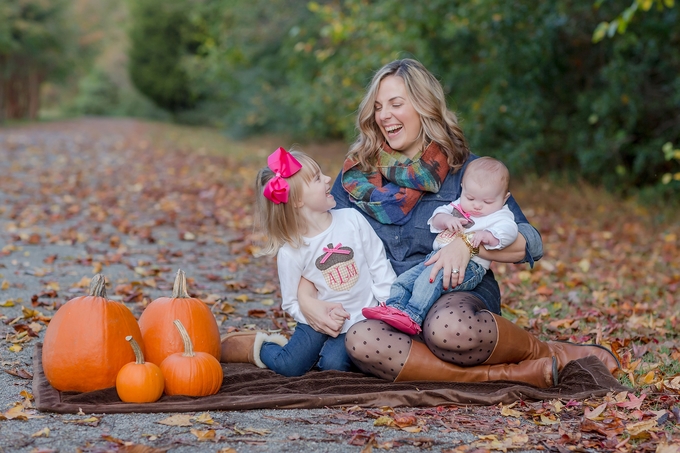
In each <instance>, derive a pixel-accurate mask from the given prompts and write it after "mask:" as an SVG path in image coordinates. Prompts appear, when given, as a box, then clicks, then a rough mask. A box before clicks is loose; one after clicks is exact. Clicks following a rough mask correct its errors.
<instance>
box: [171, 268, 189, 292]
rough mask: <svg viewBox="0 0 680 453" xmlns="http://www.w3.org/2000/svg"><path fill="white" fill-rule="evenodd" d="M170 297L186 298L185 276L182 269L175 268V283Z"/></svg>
mask: <svg viewBox="0 0 680 453" xmlns="http://www.w3.org/2000/svg"><path fill="white" fill-rule="evenodd" d="M172 297H173V298H175V299H177V298H178V297H179V298H182V299H188V298H189V293H188V292H187V277H186V275H185V274H184V271H183V270H182V269H177V276H176V277H175V284H174V285H173V286H172Z"/></svg>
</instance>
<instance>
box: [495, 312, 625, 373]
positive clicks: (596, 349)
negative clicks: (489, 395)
mask: <svg viewBox="0 0 680 453" xmlns="http://www.w3.org/2000/svg"><path fill="white" fill-rule="evenodd" d="M493 317H494V319H495V320H496V326H497V329H498V340H497V341H496V347H495V349H494V350H493V352H492V353H491V356H489V358H488V359H486V361H485V362H484V363H485V364H488V365H493V364H497V363H519V362H521V361H523V360H535V359H540V358H544V357H556V358H557V368H558V369H559V370H561V369H562V368H564V366H565V365H566V364H567V363H569V362H571V361H572V360H576V359H580V358H583V357H588V356H590V355H593V356H595V357H597V358H598V359H600V360H601V361H602V363H604V364H605V366H606V367H607V369H608V370H609V371H610V372H611V373H613V372H615V371H616V370H618V369H619V368H620V367H621V365H620V364H619V361H618V359H617V358H616V356H615V355H614V354H613V353H612V352H611V351H610V350H609V349H607V348H605V347H604V346H600V345H597V344H576V343H567V342H554V341H548V342H544V341H541V340H539V339H538V338H536V337H535V336H534V335H532V334H530V333H529V332H527V331H526V330H524V329H522V328H521V327H519V326H517V325H515V324H514V323H513V322H512V321H510V320H508V319H505V318H503V317H502V316H498V315H495V314H494V315H493Z"/></svg>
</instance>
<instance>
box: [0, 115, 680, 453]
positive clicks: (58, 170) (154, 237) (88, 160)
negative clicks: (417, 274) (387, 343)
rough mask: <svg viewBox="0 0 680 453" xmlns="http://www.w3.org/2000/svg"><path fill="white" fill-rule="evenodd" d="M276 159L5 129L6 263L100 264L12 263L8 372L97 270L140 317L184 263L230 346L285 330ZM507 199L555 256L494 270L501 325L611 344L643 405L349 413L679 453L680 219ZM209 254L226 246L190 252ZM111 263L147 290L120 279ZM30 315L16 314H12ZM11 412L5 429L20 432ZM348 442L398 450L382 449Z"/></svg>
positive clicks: (531, 443) (3, 305) (544, 188)
mask: <svg viewBox="0 0 680 453" xmlns="http://www.w3.org/2000/svg"><path fill="white" fill-rule="evenodd" d="M277 146H285V147H288V146H290V144H289V143H285V142H284V143H278V142H277V141H276V139H274V138H267V139H259V140H255V141H248V142H239V143H234V142H230V141H229V140H227V139H225V138H224V137H222V136H220V135H219V134H217V133H216V132H213V131H208V130H192V129H189V128H181V127H175V126H167V125H158V124H150V123H143V122H136V121H132V120H80V121H74V122H69V123H53V124H49V123H48V124H41V125H28V126H21V127H15V128H5V129H0V160H2V162H1V163H0V168H1V169H2V175H1V177H0V194H3V193H4V194H5V195H4V196H5V197H6V198H7V199H11V200H12V203H11V204H4V205H2V206H0V221H2V224H3V225H4V231H0V235H1V237H2V242H3V244H2V249H1V251H0V256H1V257H3V259H6V260H9V261H8V262H11V263H13V264H14V265H15V266H20V265H21V262H22V260H23V259H24V256H25V254H26V253H27V252H30V251H31V250H32V248H35V247H42V246H45V245H53V246H64V247H68V246H69V245H70V244H79V245H81V246H84V248H85V250H88V252H89V253H88V255H87V256H84V257H83V256H77V257H73V256H68V254H67V255H59V254H57V253H55V254H54V255H52V256H51V257H48V258H46V259H44V260H43V263H42V265H41V266H39V267H31V268H30V269H27V270H26V273H28V274H30V275H29V277H30V278H32V279H33V280H31V281H32V282H34V283H30V282H29V283H23V282H22V281H20V279H18V278H15V275H17V272H15V269H14V268H12V266H11V265H10V266H5V268H4V269H0V274H3V275H2V276H1V277H0V284H1V285H2V286H1V289H0V320H2V322H3V326H4V327H3V330H2V333H3V337H4V345H3V346H2V349H3V351H4V352H3V353H2V360H3V363H5V361H7V363H10V362H9V360H8V354H12V353H14V352H12V351H21V350H22V349H24V348H30V347H32V344H31V343H32V342H35V341H39V340H40V338H41V336H42V334H43V332H44V326H45V323H46V322H48V320H49V317H50V316H52V315H53V314H54V310H55V309H56V308H58V307H59V306H60V305H61V304H63V303H65V302H66V301H67V300H68V299H70V298H72V297H74V295H80V294H82V292H83V291H85V290H84V288H85V287H86V286H87V283H88V282H89V278H90V277H91V276H92V275H93V274H94V273H97V272H101V271H102V270H103V271H104V273H105V274H106V276H107V278H108V279H109V290H108V291H109V293H111V294H115V297H117V298H118V300H122V301H124V302H126V303H127V304H128V306H129V307H130V308H131V309H132V310H133V313H134V314H135V315H136V316H139V314H140V313H141V311H142V310H143V307H144V306H145V305H146V304H147V303H148V302H149V300H152V299H153V298H154V297H156V295H157V294H159V292H163V293H166V292H168V291H169V289H170V288H171V285H172V278H173V277H174V273H175V272H176V266H177V265H178V263H182V261H183V260H187V261H188V262H190V265H191V266H192V267H193V268H194V269H196V271H195V272H194V275H188V277H189V286H190V290H191V291H192V293H194V294H196V295H197V296H199V297H201V298H202V299H203V300H205V301H206V302H207V303H209V304H210V305H211V308H212V311H213V313H215V315H216V317H217V320H218V323H219V324H220V329H221V331H222V332H226V331H229V330H232V329H234V328H241V327H243V326H244V325H247V324H255V325H258V326H260V327H264V328H270V329H283V330H288V329H289V326H288V324H287V323H286V319H285V318H284V316H283V314H282V313H281V311H280V310H279V309H278V308H277V304H278V302H279V294H278V292H277V291H278V285H277V283H276V270H275V263H274V261H273V260H271V259H265V258H253V251H255V249H256V247H257V243H258V240H259V239H260V237H259V235H258V234H257V233H255V232H254V231H253V217H252V214H253V212H252V205H253V199H254V198H253V189H252V185H253V184H252V181H253V179H254V175H255V172H256V170H257V168H258V167H259V166H260V165H262V163H263V162H265V161H266V156H267V155H268V154H269V153H270V152H271V151H272V150H273V149H275V148H276V147H277ZM301 148H302V149H304V150H305V151H308V152H310V153H311V154H313V155H314V156H315V157H317V159H318V160H319V161H320V163H321V165H322V168H323V169H324V170H325V171H326V173H327V174H330V175H335V174H336V173H337V170H338V169H339V167H340V164H341V162H342V157H343V153H344V151H345V146H344V145H343V144H327V145H314V146H312V145H310V146H302V147H301ZM511 190H512V192H513V194H514V196H515V198H516V199H517V200H518V202H519V203H520V205H521V206H522V207H523V210H524V212H525V213H526V215H527V217H528V218H529V219H530V221H531V222H532V223H533V224H534V225H536V226H537V227H538V229H539V231H540V232H541V233H542V236H543V242H544V250H545V256H544V257H543V259H542V260H540V261H539V262H538V263H537V264H536V266H535V267H534V269H529V268H528V267H527V266H516V265H498V264H494V267H493V269H494V271H495V272H496V275H497V278H498V279H499V281H500V283H501V287H502V290H503V301H504V306H503V310H504V314H505V315H506V316H508V317H509V318H510V319H512V320H513V321H515V322H516V323H518V324H519V325H521V326H523V327H525V328H526V329H528V330H530V331H531V332H533V333H535V334H537V335H539V336H540V337H541V338H544V339H557V340H571V341H577V342H593V341H594V342H597V343H600V344H603V345H606V346H608V347H610V348H612V349H613V350H614V351H615V352H616V354H617V355H618V357H619V359H620V361H621V363H622V366H623V370H622V372H621V374H620V375H619V376H618V378H619V379H620V381H621V382H622V383H623V384H625V385H627V386H630V387H631V388H632V389H633V391H631V392H623V393H620V394H611V395H609V396H607V397H605V398H598V399H592V400H586V401H558V400H555V401H544V402H539V403H524V402H520V403H516V404H514V405H512V406H502V407H479V408H467V409H464V408H455V407H448V408H431V409H422V408H419V409H416V408H412V409H408V410H407V409H398V410H394V411H393V410H390V409H389V408H385V409H383V410H361V409H359V408H353V409H346V410H344V411H345V412H351V413H352V414H353V416H359V417H366V418H369V419H375V425H376V426H377V427H383V428H376V429H404V430H407V431H408V430H411V432H413V431H414V430H415V429H417V430H419V431H423V432H426V431H427V427H428V425H432V424H437V426H442V424H444V425H446V424H447V423H451V421H450V420H451V419H452V418H451V417H453V418H455V419H456V420H457V422H456V423H455V426H453V425H451V429H462V430H466V431H469V432H471V433H473V434H476V435H478V436H479V437H478V439H477V440H476V441H475V442H473V443H468V444H465V445H462V446H460V447H457V448H455V449H452V450H448V451H461V452H463V451H465V452H469V451H487V450H507V449H531V448H537V449H550V451H569V450H577V451H578V450H579V449H583V448H587V449H592V450H593V451H645V452H655V451H656V452H678V451H680V447H678V446H677V445H678V442H680V424H679V423H680V346H678V334H677V332H678V329H679V328H680V258H679V256H680V250H679V248H680V247H679V243H680V221H679V220H680V217H678V216H675V217H673V216H672V215H671V216H668V215H665V216H661V215H660V214H659V213H658V212H657V210H656V209H653V208H645V207H644V206H639V205H636V204H633V203H631V202H622V201H620V200H618V199H617V198H615V197H613V196H611V195H608V194H606V193H604V192H602V191H599V190H595V189H592V188H589V187H588V186H586V185H583V184H556V183H550V182H548V181H546V180H527V181H522V182H521V183H518V182H516V183H515V184H514V185H512V187H511ZM172 241H177V242H178V243H179V244H180V245H178V246H176V247H171V246H170V245H169V244H170V243H171V242H172ZM206 242H210V243H212V244H215V247H211V250H210V251H207V252H205V253H202V254H195V253H194V251H195V250H196V249H197V247H200V246H201V244H205V243H206ZM140 250H142V251H143V252H144V253H140ZM141 255H145V256H146V258H140V256H141ZM131 256H134V260H132V259H131ZM203 260H205V262H203ZM67 264H68V265H67ZM74 266H79V267H74ZM116 266H119V267H121V268H125V269H128V270H130V269H131V270H134V273H135V275H136V277H137V278H136V279H132V280H131V279H129V278H128V279H127V280H126V279H122V278H120V273H117V272H116V271H115V269H116ZM66 269H68V270H69V272H68V273H67V272H65V270H66ZM73 269H78V270H73ZM107 271H110V272H111V274H110V275H109V274H107ZM22 275H23V274H22ZM26 285H36V286H35V287H34V288H28V292H29V293H30V294H32V295H33V296H32V300H30V301H29V300H23V301H17V300H12V299H11V298H9V297H8V296H7V294H10V293H11V291H12V289H16V288H24V289H26ZM19 305H21V306H23V309H22V311H21V312H20V313H22V315H21V316H19V317H16V316H11V317H10V316H8V315H7V313H8V310H10V308H11V307H14V309H16V307H17V306H19ZM10 358H11V357H10ZM4 370H5V371H6V372H7V373H10V374H12V373H17V374H21V373H28V372H30V370H16V369H12V368H10V367H4ZM17 377H18V378H21V376H17ZM7 409H8V408H4V407H3V408H0V420H3V419H9V418H13V417H11V416H7V412H6V411H7ZM338 412H343V410H340V409H338ZM3 413H4V414H5V415H3ZM491 417H494V418H495V417H499V418H500V419H502V420H503V423H504V424H503V427H502V429H500V428H498V425H497V424H496V425H497V426H495V428H497V429H492V428H490V427H489V425H488V424H487V422H488V420H490V419H491ZM447 420H448V421H447ZM350 443H353V444H354V445H364V450H366V451H369V450H370V448H376V447H381V448H385V449H389V448H392V447H391V446H390V445H386V444H381V443H380V441H379V440H376V438H375V436H373V437H371V436H370V435H365V436H363V437H362V436H361V435H356V436H353V437H352V439H351V442H350ZM422 447H428V445H427V442H424V443H423V444H422ZM475 449H476V450H475Z"/></svg>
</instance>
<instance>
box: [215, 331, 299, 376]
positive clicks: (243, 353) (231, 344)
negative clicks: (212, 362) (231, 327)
mask: <svg viewBox="0 0 680 453" xmlns="http://www.w3.org/2000/svg"><path fill="white" fill-rule="evenodd" d="M263 343H276V344H278V345H279V346H285V345H286V344H288V339H287V338H286V337H284V336H283V335H281V334H278V333H268V332H266V331H264V330H246V331H243V332H232V333H228V334H226V335H222V357H221V358H220V362H224V363H252V364H253V365H256V366H258V367H260V368H267V365H265V364H264V363H262V360H260V349H262V344H263Z"/></svg>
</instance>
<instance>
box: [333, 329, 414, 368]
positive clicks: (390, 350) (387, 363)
mask: <svg viewBox="0 0 680 453" xmlns="http://www.w3.org/2000/svg"><path fill="white" fill-rule="evenodd" d="M345 347H346V348H347V352H348V353H349V356H350V358H351V359H352V361H353V362H354V364H355V365H356V366H357V367H359V369H360V370H361V371H362V372H364V373H366V374H372V375H374V376H378V377H380V378H383V379H387V380H389V381H393V380H394V379H395V378H396V377H397V375H399V372H400V371H401V369H402V368H403V367H404V363H406V358H407V357H408V353H409V351H410V350H411V337H409V336H408V335H407V334H405V333H403V332H400V331H398V330H397V329H395V328H394V327H392V326H390V325H388V324H385V323H384V322H382V321H378V320H376V319H366V320H364V321H359V322H358V323H356V324H354V325H353V326H352V327H351V328H350V329H349V331H348V332H347V335H345Z"/></svg>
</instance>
